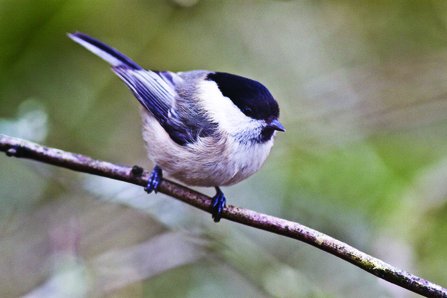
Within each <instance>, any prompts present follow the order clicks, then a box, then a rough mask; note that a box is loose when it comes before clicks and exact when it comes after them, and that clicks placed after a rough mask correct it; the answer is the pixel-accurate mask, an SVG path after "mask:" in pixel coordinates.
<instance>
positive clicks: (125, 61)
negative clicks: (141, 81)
mask: <svg viewBox="0 0 447 298" xmlns="http://www.w3.org/2000/svg"><path fill="white" fill-rule="evenodd" d="M68 37H70V38H71V39H73V40H74V41H75V42H77V43H79V44H80V45H82V46H83V47H85V48H86V49H88V50H89V51H91V52H93V53H95V54H96V55H98V56H99V57H101V58H102V59H104V60H105V61H107V62H109V63H110V64H112V66H114V67H116V66H121V65H125V66H127V67H128V68H130V69H134V70H143V68H142V67H140V66H139V65H138V64H136V63H135V62H133V61H132V60H130V59H129V58H127V57H126V56H124V55H123V54H121V53H120V52H118V51H117V50H115V49H114V48H112V47H109V46H108V45H106V44H105V43H103V42H101V41H99V40H97V39H94V38H93V37H91V36H88V35H87V34H84V33H81V32H75V33H73V34H71V33H68Z"/></svg>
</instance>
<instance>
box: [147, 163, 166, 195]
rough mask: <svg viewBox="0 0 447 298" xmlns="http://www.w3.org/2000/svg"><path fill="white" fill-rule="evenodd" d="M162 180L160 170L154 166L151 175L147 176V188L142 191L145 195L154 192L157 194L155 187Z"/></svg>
mask: <svg viewBox="0 0 447 298" xmlns="http://www.w3.org/2000/svg"><path fill="white" fill-rule="evenodd" d="M162 178H163V174H162V172H161V168H160V167H159V166H155V168H154V170H153V171H152V173H151V175H150V176H149V181H148V183H147V186H146V187H145V188H144V190H145V191H146V192H147V193H151V192H152V191H155V193H157V187H158V185H159V184H160V181H161V179H162Z"/></svg>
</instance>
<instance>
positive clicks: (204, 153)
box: [143, 114, 273, 187]
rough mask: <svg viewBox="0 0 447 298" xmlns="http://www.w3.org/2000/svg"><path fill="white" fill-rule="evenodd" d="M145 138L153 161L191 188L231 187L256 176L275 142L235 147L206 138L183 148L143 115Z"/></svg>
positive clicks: (153, 120)
mask: <svg viewBox="0 0 447 298" xmlns="http://www.w3.org/2000/svg"><path fill="white" fill-rule="evenodd" d="M143 120H144V125H143V138H144V140H145V141H146V144H147V146H146V148H147V152H148V156H149V158H150V159H151V160H152V162H153V163H154V164H157V165H158V166H160V167H161V169H162V170H163V173H164V174H167V175H168V176H169V177H171V178H174V179H176V180H178V181H180V182H182V183H185V184H187V185H190V186H205V187H212V186H229V185H233V184H236V183H238V182H240V181H242V180H244V179H246V178H248V177H250V176H251V175H253V174H254V173H256V172H257V171H258V170H259V169H260V168H261V166H262V165H263V164H264V162H265V160H266V159H267V157H268V155H269V153H270V149H271V147H272V145H273V141H269V142H266V143H263V144H238V145H237V146H234V143H232V144H231V146H230V145H229V144H228V141H226V142H225V141H222V139H219V140H217V141H216V140H215V139H212V138H203V139H202V140H201V141H200V142H199V143H197V144H190V145H187V146H181V145H178V144H176V143H175V142H173V141H172V140H171V138H170V137H169V135H168V134H167V133H166V131H165V130H164V129H163V128H162V127H161V126H160V124H159V123H158V122H157V121H156V120H155V119H154V118H153V117H151V116H150V115H144V114H143Z"/></svg>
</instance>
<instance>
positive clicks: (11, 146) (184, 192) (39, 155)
mask: <svg viewBox="0 0 447 298" xmlns="http://www.w3.org/2000/svg"><path fill="white" fill-rule="evenodd" d="M0 151H4V152H6V155H8V156H15V157H19V158H28V159H34V160H37V161H41V162H45V163H48V164H52V165H55V166H59V167H64V168H67V169H71V170H74V171H78V172H84V173H89V174H94V175H98V176H102V177H107V178H112V179H116V180H121V181H125V182H129V183H133V184H136V185H140V186H146V184H147V181H148V179H149V175H150V173H149V172H148V171H145V170H143V168H141V167H138V166H134V167H133V168H130V167H125V166H121V165H117V164H112V163H109V162H105V161H100V160H95V159H92V158H90V157H86V156H83V155H80V154H75V153H71V152H66V151H62V150H58V149H54V148H48V147H45V146H42V145H39V144H35V143H32V142H28V141H25V140H21V139H17V138H11V137H8V136H6V135H0ZM158 192H161V193H164V194H166V195H168V196H171V197H173V198H176V199H178V200H181V201H183V202H185V203H187V204H190V205H192V206H194V207H196V208H199V209H201V210H204V211H206V212H210V204H211V198H209V197H207V196H205V195H203V194H200V193H198V192H195V191H193V190H191V189H188V188H186V187H184V186H181V185H179V184H177V183H174V182H172V181H169V180H167V179H163V180H162V181H161V183H160V185H159V187H158ZM222 218H226V219H228V220H231V221H234V222H238V223H241V224H244V225H247V226H251V227H254V228H258V229H261V230H265V231H269V232H272V233H275V234H278V235H283V236H286V237H290V238H293V239H297V240H300V241H303V242H306V243H308V244H310V245H312V246H315V247H317V248H319V249H322V250H324V251H326V252H328V253H330V254H333V255H335V256H337V257H339V258H341V259H343V260H345V261H348V262H350V263H352V264H354V265H355V266H357V267H359V268H361V269H363V270H365V271H367V272H369V273H371V274H373V275H375V276H378V277H380V278H382V279H384V280H387V281H389V282H391V283H393V284H396V285H398V286H401V287H403V288H405V289H408V290H410V291H413V292H415V293H418V294H420V295H423V296H426V297H447V289H445V288H443V287H441V286H439V285H436V284H434V283H432V282H430V281H427V280H424V279H422V278H420V277H417V276H415V275H413V274H411V273H409V272H406V271H404V270H401V269H398V268H395V267H393V266H391V265H389V264H387V263H385V262H383V261H381V260H379V259H377V258H374V257H372V256H369V255H367V254H365V253H363V252H361V251H359V250H357V249H355V248H354V247H352V246H349V245H347V244H346V243H343V242H341V241H339V240H337V239H334V238H332V237H330V236H327V235H325V234H323V233H320V232H318V231H315V230H313V229H310V228H308V227H306V226H303V225H301V224H298V223H295V222H292V221H288V220H285V219H281V218H277V217H274V216H270V215H266V214H262V213H257V212H254V211H251V210H247V209H242V208H238V207H235V206H231V205H228V206H227V208H226V209H225V210H224V212H223V215H222Z"/></svg>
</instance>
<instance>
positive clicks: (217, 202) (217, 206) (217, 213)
mask: <svg viewBox="0 0 447 298" xmlns="http://www.w3.org/2000/svg"><path fill="white" fill-rule="evenodd" d="M216 191H217V193H216V195H215V196H214V197H213V199H212V202H211V214H212V216H213V219H214V222H219V221H220V219H221V218H222V212H223V209H224V208H225V207H226V206H227V199H226V198H225V195H224V194H223V192H222V191H221V190H220V188H219V187H216Z"/></svg>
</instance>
